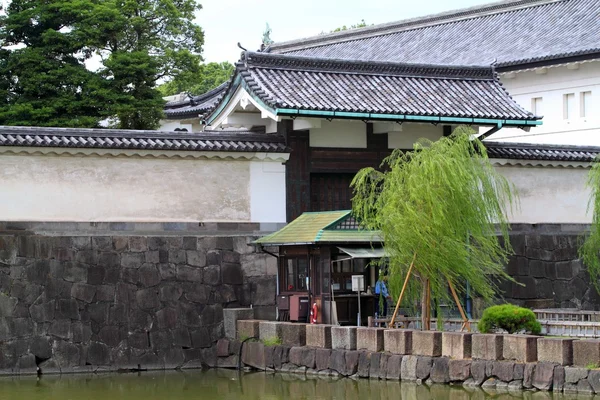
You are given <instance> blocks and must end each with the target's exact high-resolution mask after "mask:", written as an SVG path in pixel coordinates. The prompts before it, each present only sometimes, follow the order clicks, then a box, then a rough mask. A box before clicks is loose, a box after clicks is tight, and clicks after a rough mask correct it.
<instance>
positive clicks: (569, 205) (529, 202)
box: [496, 165, 591, 224]
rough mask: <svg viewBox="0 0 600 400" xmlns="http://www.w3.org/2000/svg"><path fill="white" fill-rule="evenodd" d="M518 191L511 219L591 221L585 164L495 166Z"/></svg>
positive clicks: (541, 221)
mask: <svg viewBox="0 0 600 400" xmlns="http://www.w3.org/2000/svg"><path fill="white" fill-rule="evenodd" d="M496 169H497V171H499V172H500V173H501V174H502V175H504V176H505V177H506V178H507V179H508V180H509V181H510V182H512V183H513V184H514V185H515V187H516V189H517V192H518V193H519V199H520V202H519V204H520V206H519V207H518V208H516V209H515V210H513V212H512V215H511V216H510V218H509V219H510V222H512V223H531V224H538V223H590V222H591V215H590V214H589V213H588V212H587V205H588V200H589V196H590V191H589V189H588V188H587V187H586V179H587V174H588V172H589V169H588V168H565V167H530V166H527V167H524V166H509V165H504V166H496Z"/></svg>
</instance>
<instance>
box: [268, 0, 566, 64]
mask: <svg viewBox="0 0 600 400" xmlns="http://www.w3.org/2000/svg"><path fill="white" fill-rule="evenodd" d="M562 1H568V0H501V1H496V2H493V3H487V4H481V5H478V6H473V7H466V8H460V9H455V10H450V11H443V12H440V13H435V14H429V15H424V16H419V17H414V18H408V19H403V20H399V21H394V22H386V23H382V24H377V25H373V26H366V27H362V28H357V29H348V30H345V31H340V32H333V33H328V34H324V35H315V36H309V37H305V38H302V39H294V40H288V41H284V42H279V43H273V44H271V45H270V46H269V47H268V48H267V50H268V51H277V52H281V53H285V52H286V51H293V50H299V49H305V48H310V47H318V46H324V45H329V44H335V43H340V42H346V41H352V40H357V39H365V38H369V37H373V36H381V35H386V34H390V33H396V32H399V31H402V30H410V29H416V28H422V27H427V26H433V25H441V24H446V23H451V22H456V21H459V20H463V19H472V18H477V17H481V16H484V15H492V14H501V13H505V12H510V11H515V10H519V9H523V8H529V7H534V6H538V5H543V4H549V3H556V2H562Z"/></svg>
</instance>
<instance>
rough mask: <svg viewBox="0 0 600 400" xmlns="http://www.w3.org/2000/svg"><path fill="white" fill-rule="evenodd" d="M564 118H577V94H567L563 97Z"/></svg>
mask: <svg viewBox="0 0 600 400" xmlns="http://www.w3.org/2000/svg"><path fill="white" fill-rule="evenodd" d="M563 118H564V119H573V118H575V93H566V94H564V95H563Z"/></svg>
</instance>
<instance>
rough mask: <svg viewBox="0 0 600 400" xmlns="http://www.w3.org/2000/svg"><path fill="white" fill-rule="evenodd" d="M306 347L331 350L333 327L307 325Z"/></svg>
mask: <svg viewBox="0 0 600 400" xmlns="http://www.w3.org/2000/svg"><path fill="white" fill-rule="evenodd" d="M306 345H307V346H310V347H317V348H320V349H331V325H306Z"/></svg>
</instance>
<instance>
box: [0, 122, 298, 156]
mask: <svg viewBox="0 0 600 400" xmlns="http://www.w3.org/2000/svg"><path fill="white" fill-rule="evenodd" d="M2 146H22V147H67V148H101V149H130V150H132V149H135V150H185V151H233V152H266V153H287V152H289V149H288V148H287V147H286V145H285V142H284V139H283V137H282V136H279V135H275V134H265V133H256V132H242V131H235V132H233V131H230V132H228V131H205V132H202V133H187V134H181V133H170V132H157V131H129V130H118V129H78V128H44V127H14V126H0V147H2Z"/></svg>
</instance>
